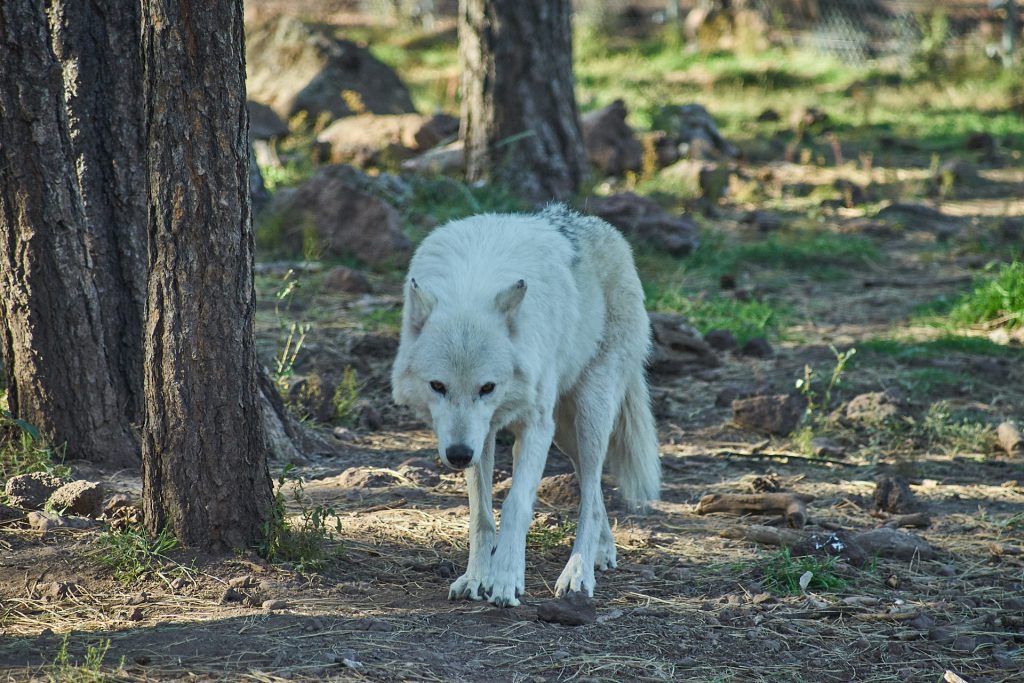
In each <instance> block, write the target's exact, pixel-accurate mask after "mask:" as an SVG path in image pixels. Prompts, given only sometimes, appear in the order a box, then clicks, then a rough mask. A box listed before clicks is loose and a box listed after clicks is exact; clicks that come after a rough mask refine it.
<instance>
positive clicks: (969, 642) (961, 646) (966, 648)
mask: <svg viewBox="0 0 1024 683" xmlns="http://www.w3.org/2000/svg"><path fill="white" fill-rule="evenodd" d="M950 647H951V648H952V649H953V650H955V651H957V652H965V653H971V652H974V649H975V648H976V647H978V641H977V639H976V638H975V637H974V636H969V635H966V634H964V635H959V636H957V637H956V638H954V639H953V643H952V644H951V645H950ZM957 678H960V677H959V676H957ZM946 680H949V678H948V677H947V678H946ZM960 680H964V679H962V678H960Z"/></svg>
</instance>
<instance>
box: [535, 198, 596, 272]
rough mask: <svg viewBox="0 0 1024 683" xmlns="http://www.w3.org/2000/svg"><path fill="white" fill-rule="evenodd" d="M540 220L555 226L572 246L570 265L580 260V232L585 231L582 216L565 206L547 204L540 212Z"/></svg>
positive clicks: (584, 222)
mask: <svg viewBox="0 0 1024 683" xmlns="http://www.w3.org/2000/svg"><path fill="white" fill-rule="evenodd" d="M540 216H541V218H543V219H544V220H546V221H547V222H549V223H551V225H553V226H555V230H557V231H558V233H559V234H560V235H562V236H563V237H565V239H567V240H569V242H570V243H571V244H572V265H574V266H575V265H576V264H577V263H579V260H580V231H581V230H585V229H586V221H585V220H584V218H583V216H581V215H580V214H578V213H576V212H575V211H573V210H572V209H570V208H569V207H567V206H566V205H565V204H548V205H547V206H546V207H544V210H543V211H541V212H540Z"/></svg>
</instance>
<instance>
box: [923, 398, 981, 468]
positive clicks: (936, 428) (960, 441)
mask: <svg viewBox="0 0 1024 683" xmlns="http://www.w3.org/2000/svg"><path fill="white" fill-rule="evenodd" d="M915 432H916V436H917V437H918V439H919V440H920V441H921V442H922V445H923V446H924V447H925V448H928V449H929V450H933V451H938V452H940V453H944V454H949V455H959V454H962V453H980V454H986V453H989V452H990V451H992V450H993V449H994V448H995V446H996V435H995V430H994V429H993V428H992V424H991V423H990V422H989V420H988V418H987V416H985V415H984V414H983V413H980V412H978V411H976V410H957V409H954V408H953V407H952V406H950V404H949V403H948V402H947V401H936V402H935V403H933V404H932V405H931V406H929V407H928V412H926V413H925V414H924V416H923V417H922V418H921V420H920V421H919V422H918V423H917V425H916V429H915Z"/></svg>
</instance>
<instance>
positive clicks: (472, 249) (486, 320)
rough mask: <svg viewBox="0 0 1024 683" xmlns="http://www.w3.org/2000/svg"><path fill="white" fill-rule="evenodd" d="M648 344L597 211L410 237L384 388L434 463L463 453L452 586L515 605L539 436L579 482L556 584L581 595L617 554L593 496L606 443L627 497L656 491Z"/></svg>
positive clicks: (542, 450) (625, 270) (539, 465)
mask: <svg viewBox="0 0 1024 683" xmlns="http://www.w3.org/2000/svg"><path fill="white" fill-rule="evenodd" d="M650 344H651V334H650V324H649V322H648V318H647V313H646V311H645V310H644V296H643V290H642V289H641V286H640V280H639V278H638V277H637V273H636V267H635V266H634V264H633V257H632V254H631V252H630V249H629V246H628V245H627V243H626V241H625V240H624V239H623V238H622V236H621V235H620V234H619V233H618V232H617V231H616V230H615V229H614V228H612V227H611V226H610V225H608V224H607V223H605V222H604V221H601V220H599V219H596V218H588V217H583V216H580V215H578V214H576V213H574V212H572V211H570V210H569V209H566V208H565V207H562V206H551V207H549V208H547V209H545V210H544V211H543V212H541V213H540V214H537V215H483V216H475V217H473V218H467V219H464V220H460V221H456V222H453V223H449V224H447V225H445V226H443V227H440V228H438V229H437V230H435V231H434V232H433V233H431V234H430V235H429V236H428V237H427V238H426V239H425V240H424V241H423V243H422V244H421V245H420V247H419V249H418V250H417V251H416V254H415V256H414V257H413V259H412V263H411V265H410V268H409V277H408V279H407V281H406V285H405V308H404V311H403V316H402V337H401V343H400V345H399V348H398V355H397V357H396V359H395V366H394V371H393V375H392V386H393V389H394V398H395V401H396V402H397V403H400V404H406V405H409V406H411V407H412V408H414V409H415V410H416V411H417V412H418V413H419V414H420V415H421V416H422V418H423V419H424V420H429V421H430V422H431V423H432V424H433V426H434V431H435V432H436V434H437V442H438V451H439V453H440V456H441V459H442V460H444V461H445V462H446V463H448V464H451V462H450V460H451V459H452V458H456V459H458V458H463V459H464V458H467V457H468V454H469V452H470V451H471V453H472V458H471V460H470V461H469V464H468V467H467V469H466V479H467V482H468V485H469V505H470V549H469V562H468V566H467V569H466V573H465V574H464V575H463V576H462V577H460V578H459V579H458V580H456V581H455V583H453V584H452V586H451V591H450V593H449V597H451V598H460V597H468V598H470V599H473V600H480V599H483V598H484V597H487V598H488V599H489V600H490V602H492V603H494V604H496V605H502V606H504V605H513V606H514V605H518V604H519V601H518V600H517V596H518V595H519V594H520V593H522V591H523V590H524V583H523V582H524V572H525V563H526V558H525V554H526V550H525V548H526V532H527V528H528V527H529V525H530V522H531V520H532V516H533V503H534V498H535V496H536V490H537V485H538V483H539V482H540V479H541V476H542V474H543V471H544V464H545V461H546V460H547V454H548V449H549V447H550V445H551V442H552V440H554V442H555V443H556V444H557V445H558V447H559V448H560V449H561V450H562V451H563V452H564V453H566V455H568V456H569V458H570V459H571V460H572V462H573V465H574V466H575V468H576V475H577V478H578V480H579V483H580V510H579V524H578V527H577V533H576V541H575V543H574V545H573V549H572V554H571V555H570V557H569V562H568V564H567V565H566V567H565V569H564V570H563V571H562V574H561V576H560V577H559V579H558V582H557V583H556V584H555V589H556V592H557V593H558V594H559V595H561V594H564V593H565V592H567V591H583V592H585V593H586V594H587V595H593V591H594V567H595V566H596V567H597V568H598V569H602V570H603V569H610V568H613V567H615V542H614V540H613V538H612V534H611V528H610V527H609V524H608V515H607V513H606V511H605V507H604V499H603V496H602V493H601V471H602V468H603V465H604V462H605V456H606V455H607V458H608V464H609V469H610V470H611V471H612V473H613V474H614V475H615V476H616V477H617V479H618V482H619V486H620V489H621V492H622V495H623V497H624V498H625V499H626V501H627V503H628V504H630V505H631V506H633V507H642V506H644V505H645V504H646V503H647V502H648V501H652V500H656V499H657V497H658V492H659V487H660V465H659V462H658V439H657V433H656V431H655V426H654V419H653V417H652V416H651V409H650V405H649V402H650V399H649V396H648V391H647V381H646V379H645V377H644V362H645V360H646V358H647V354H648V352H649V350H650ZM432 382H434V383H437V384H435V385H434V388H431V383H432ZM491 384H493V390H491V391H489V392H487V391H486V389H488V388H489V387H490V385H491ZM442 392H443V393H442ZM502 427H508V428H509V429H510V430H511V431H512V432H513V433H514V434H515V437H516V442H515V446H514V448H513V460H514V472H513V476H512V487H511V489H510V490H509V493H508V496H507V498H506V499H505V502H504V504H503V506H502V512H501V532H500V534H499V533H497V531H496V529H495V524H494V516H493V510H492V504H491V487H492V477H493V472H494V437H495V434H496V433H497V431H498V430H499V429H501V428H502Z"/></svg>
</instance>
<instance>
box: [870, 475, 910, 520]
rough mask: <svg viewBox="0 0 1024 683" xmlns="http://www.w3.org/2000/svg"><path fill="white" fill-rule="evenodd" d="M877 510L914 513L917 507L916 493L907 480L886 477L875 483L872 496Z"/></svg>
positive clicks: (891, 476) (890, 476)
mask: <svg viewBox="0 0 1024 683" xmlns="http://www.w3.org/2000/svg"><path fill="white" fill-rule="evenodd" d="M872 498H873V500H874V502H875V509H877V510H881V511H882V512H890V513H895V514H903V513H907V512H912V511H913V510H914V509H915V508H916V507H917V501H916V500H915V499H914V493H913V491H911V490H910V485H909V484H908V483H907V482H906V480H905V479H903V478H902V477H898V476H893V475H886V476H883V477H879V478H878V479H877V480H876V481H875V492H874V494H873V496H872Z"/></svg>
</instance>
